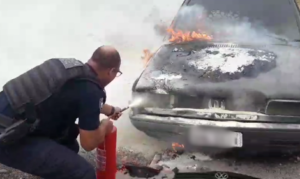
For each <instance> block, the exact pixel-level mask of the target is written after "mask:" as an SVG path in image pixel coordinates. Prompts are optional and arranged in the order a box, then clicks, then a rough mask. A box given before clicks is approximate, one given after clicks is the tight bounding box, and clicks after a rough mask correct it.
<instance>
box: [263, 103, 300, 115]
mask: <svg viewBox="0 0 300 179" xmlns="http://www.w3.org/2000/svg"><path fill="white" fill-rule="evenodd" d="M265 113H266V114H267V115H280V116H300V100H270V101H269V102H268V104H267V106H266V111H265Z"/></svg>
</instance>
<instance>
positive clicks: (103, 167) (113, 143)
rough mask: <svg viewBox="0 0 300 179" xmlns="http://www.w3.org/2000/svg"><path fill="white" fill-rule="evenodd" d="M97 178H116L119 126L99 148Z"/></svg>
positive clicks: (114, 128)
mask: <svg viewBox="0 0 300 179" xmlns="http://www.w3.org/2000/svg"><path fill="white" fill-rule="evenodd" d="M96 164H97V179H115V178H116V173H117V128H116V127H115V126H114V127H113V130H112V132H111V133H110V134H109V135H107V136H106V137H105V141H104V142H103V143H102V144H100V145H99V146H98V148H97V154H96Z"/></svg>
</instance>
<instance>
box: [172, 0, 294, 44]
mask: <svg viewBox="0 0 300 179" xmlns="http://www.w3.org/2000/svg"><path fill="white" fill-rule="evenodd" d="M296 10H297V9H296V8H295V7H294V4H293V3H291V2H290V1H289V0H191V1H190V2H189V4H188V6H186V7H185V8H182V10H181V11H180V12H179V14H178V18H177V20H176V22H175V28H177V29H181V30H189V31H191V30H196V29H198V30H199V29H200V30H202V31H203V32H207V33H210V34H212V35H215V36H217V37H219V38H221V37H230V36H231V35H232V34H236V33H237V32H236V31H237V29H236V28H232V27H233V26H234V27H237V26H238V27H239V33H241V34H243V35H244V36H247V35H249V34H251V33H256V34H259V33H262V34H274V35H276V36H281V37H284V38H286V39H288V40H295V39H300V34H299V27H298V24H297V18H298V17H297V13H296ZM245 29H247V30H248V29H251V30H252V31H251V32H249V31H247V30H246V31H245ZM253 31H255V32H253Z"/></svg>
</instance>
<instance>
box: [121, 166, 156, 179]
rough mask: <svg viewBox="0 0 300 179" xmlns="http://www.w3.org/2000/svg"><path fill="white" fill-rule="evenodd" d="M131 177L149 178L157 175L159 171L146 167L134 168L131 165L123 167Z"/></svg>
mask: <svg viewBox="0 0 300 179" xmlns="http://www.w3.org/2000/svg"><path fill="white" fill-rule="evenodd" d="M124 167H125V168H126V170H127V171H128V173H129V175H130V176H131V177H139V178H149V177H154V176H156V175H159V173H160V170H156V169H154V168H151V167H147V166H136V165H132V164H126V165H124Z"/></svg>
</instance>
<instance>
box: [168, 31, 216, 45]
mask: <svg viewBox="0 0 300 179" xmlns="http://www.w3.org/2000/svg"><path fill="white" fill-rule="evenodd" d="M167 32H168V33H169V34H170V35H171V37H170V39H169V41H170V42H174V43H180V42H191V41H196V40H206V41H209V40H212V36H210V35H208V34H205V33H199V32H196V31H187V32H183V31H182V30H174V29H172V28H169V29H167Z"/></svg>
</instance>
